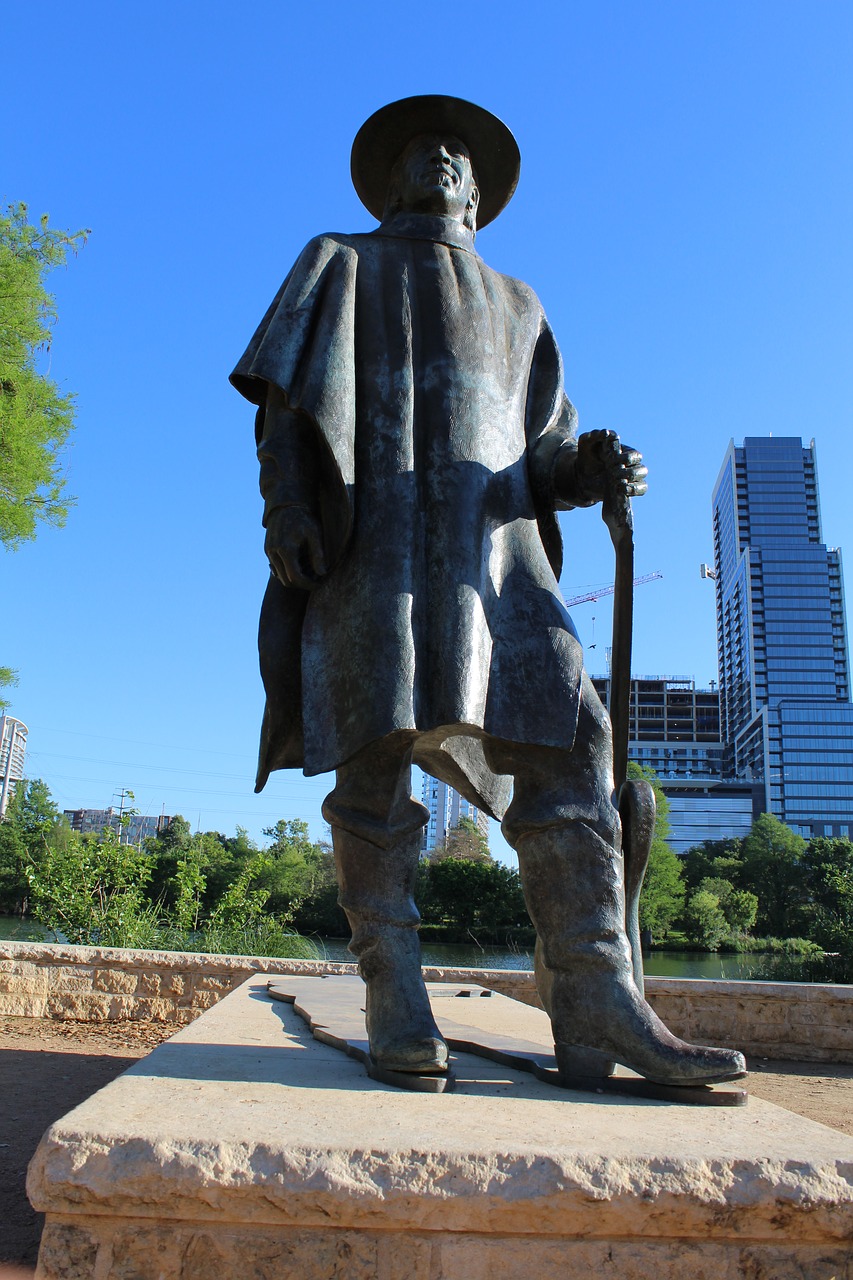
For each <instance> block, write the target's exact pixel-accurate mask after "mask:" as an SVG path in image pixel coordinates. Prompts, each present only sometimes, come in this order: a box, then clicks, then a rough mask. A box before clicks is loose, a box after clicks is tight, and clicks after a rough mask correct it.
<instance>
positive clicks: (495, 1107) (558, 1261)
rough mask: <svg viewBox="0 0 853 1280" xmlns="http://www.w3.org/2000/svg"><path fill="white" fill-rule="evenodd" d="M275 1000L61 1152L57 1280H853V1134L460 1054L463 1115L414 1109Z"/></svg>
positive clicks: (449, 1012)
mask: <svg viewBox="0 0 853 1280" xmlns="http://www.w3.org/2000/svg"><path fill="white" fill-rule="evenodd" d="M264 988H265V979H264V978H256V979H251V980H249V981H248V982H247V983H245V984H244V986H242V987H241V988H240V989H239V990H237V991H235V992H233V993H232V994H231V995H230V996H227V997H226V998H225V999H224V1000H223V1001H222V1002H221V1003H220V1004H219V1005H217V1006H216V1007H215V1008H213V1009H211V1010H210V1011H209V1012H207V1013H205V1014H204V1015H202V1017H201V1018H199V1019H198V1020H197V1021H196V1022H195V1023H194V1024H192V1026H190V1027H187V1028H186V1029H185V1030H183V1031H181V1032H179V1033H178V1034H177V1035H176V1036H175V1037H173V1038H172V1040H170V1041H168V1042H167V1043H166V1044H163V1045H161V1046H160V1047H159V1048H158V1049H156V1050H155V1051H154V1052H153V1053H152V1054H151V1055H150V1056H149V1057H148V1058H146V1059H144V1060H143V1061H142V1062H140V1063H138V1064H137V1065H136V1066H134V1067H133V1068H131V1070H130V1071H128V1072H126V1073H125V1074H124V1075H123V1076H121V1077H119V1079H118V1080H116V1081H114V1082H113V1083H112V1084H110V1085H108V1086H107V1088H106V1089H103V1090H101V1091H100V1093H98V1094H96V1095H95V1096H94V1097H93V1098H90V1099H89V1100H88V1101H87V1102H85V1103H83V1104H82V1106H80V1107H78V1108H76V1110H74V1111H73V1112H71V1113H70V1114H69V1115H68V1116H66V1117H65V1118H64V1119H63V1120H61V1121H58V1122H57V1124H55V1125H53V1126H52V1128H51V1129H50V1130H48V1132H47V1134H46V1135H45V1137H44V1138H43V1140H42V1143H41V1145H40V1147H39V1149H38V1151H37V1152H36V1155H35V1156H34V1158H33V1162H32V1164H31V1167H30V1175H29V1182H28V1189H29V1193H30V1199H31V1200H32V1202H33V1204H34V1206H35V1207H36V1208H37V1209H39V1210H41V1211H43V1212H45V1213H46V1214H47V1225H46V1228H45V1233H44V1237H43V1240H42V1248H41V1254H40V1259H39V1271H38V1275H39V1276H40V1277H42V1280H90V1278H91V1280H297V1277H298V1280H331V1277H341V1280H343V1278H344V1277H346V1280H362V1278H363V1280H368V1277H369V1278H370V1280H373V1278H374V1277H375V1278H376V1280H516V1278H517V1277H523V1280H528V1277H529V1276H530V1274H531V1273H533V1274H535V1275H536V1280H552V1278H553V1280H556V1278H557V1277H560V1280H564V1277H566V1276H571V1277H573V1278H574V1277H586V1276H596V1277H598V1276H605V1277H606V1276H608V1275H613V1276H614V1277H617V1276H618V1277H619V1280H676V1277H677V1278H678V1280H681V1278H682V1277H687V1276H689V1277H691V1278H692V1280H734V1278H735V1277H744V1278H747V1277H748V1278H749V1280H771V1277H772V1280H794V1277H796V1278H797V1280H805V1278H806V1277H808V1280H833V1278H834V1280H843V1278H845V1280H853V1264H851V1261H850V1239H851V1235H853V1141H851V1139H849V1138H847V1137H845V1136H844V1135H843V1134H840V1133H837V1132H836V1131H834V1130H831V1129H828V1128H825V1127H824V1126H823V1125H819V1124H815V1123H813V1122H811V1121H808V1120H804V1119H802V1118H801V1117H798V1116H794V1115H792V1114H791V1113H789V1112H787V1111H783V1110H781V1109H780V1108H778V1107H774V1106H772V1105H771V1104H770V1103H765V1102H761V1101H759V1100H757V1099H755V1100H751V1101H750V1103H749V1105H748V1106H747V1107H742V1108H736V1109H731V1110H730V1109H720V1110H718V1109H716V1108H709V1109H698V1108H695V1107H679V1106H675V1105H671V1104H665V1103H657V1102H647V1101H639V1100H633V1099H617V1098H615V1097H613V1096H612V1095H611V1096H607V1097H605V1096H604V1095H595V1094H576V1093H562V1092H558V1091H556V1090H554V1089H552V1088H550V1087H549V1086H547V1085H544V1084H540V1083H539V1082H538V1081H536V1080H534V1079H532V1078H531V1077H530V1076H528V1075H526V1074H524V1073H522V1072H515V1071H512V1070H509V1069H507V1068H503V1067H500V1066H497V1065H495V1064H492V1063H489V1062H486V1061H484V1060H482V1059H477V1058H474V1057H469V1056H467V1055H464V1054H460V1055H458V1056H457V1057H456V1059H455V1070H456V1075H457V1088H456V1091H455V1092H454V1093H450V1094H412V1093H405V1094H404V1093H402V1092H400V1091H397V1090H394V1089H391V1088H388V1087H383V1086H381V1085H379V1084H376V1083H374V1082H373V1081H371V1080H369V1079H368V1078H367V1076H366V1074H365V1072H364V1069H363V1068H362V1067H361V1066H360V1065H359V1064H358V1063H357V1062H355V1061H353V1060H351V1059H348V1058H345V1057H344V1056H343V1055H342V1054H340V1053H339V1052H338V1051H336V1050H334V1049H332V1048H330V1047H328V1046H325V1045H322V1044H320V1043H318V1042H317V1041H316V1040H314V1039H313V1038H312V1037H311V1035H310V1032H309V1031H308V1029H307V1027H306V1026H305V1024H304V1023H303V1022H302V1020H301V1018H299V1017H298V1015H297V1014H296V1013H295V1012H294V1011H293V1009H292V1008H291V1007H290V1006H289V1005H283V1004H280V1003H274V1002H273V1001H271V1000H270V999H269V997H268V996H267V994H266V991H265V989H264ZM451 1000H452V997H451V996H449V994H445V995H444V996H442V997H438V996H436V998H435V999H434V1005H435V1011H436V1016H437V1019H438V1022H439V1025H441V1021H442V1014H443V1013H446V1016H447V1017H448V1018H450V1019H452V1020H454V1021H456V1022H462V1021H466V1020H467V1021H471V1020H476V1019H477V1018H488V1020H489V1021H490V1022H491V1021H492V1020H493V1019H494V1018H495V1017H496V1016H497V1015H498V1014H499V1013H500V1015H501V1016H502V1017H505V1018H506V1022H507V1031H513V1033H514V1034H517V1035H518V1036H519V1037H521V1038H523V1039H527V1040H530V1039H537V1040H538V1039H541V1037H542V1035H543V1031H544V1024H543V1019H544V1017H545V1015H544V1014H542V1013H541V1011H539V1010H536V1009H533V1008H530V1007H529V1006H526V1005H520V1004H518V1003H516V1002H514V1001H508V1000H506V999H505V998H504V997H499V996H494V997H492V998H490V999H489V1000H483V1001H473V1000H465V1001H462V1000H454V1001H453V1005H454V1007H453V1008H452V1009H450V1008H448V1007H447V1006H448V1004H450V1001H451ZM498 1001H499V1002H500V1004H497V1003H495V1002H498ZM460 1006H464V1008H463V1009H462V1011H460Z"/></svg>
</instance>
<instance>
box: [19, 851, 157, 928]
mask: <svg viewBox="0 0 853 1280" xmlns="http://www.w3.org/2000/svg"><path fill="white" fill-rule="evenodd" d="M150 874H151V866H150V861H149V859H148V856H147V854H146V853H145V852H144V851H143V850H141V849H137V848H136V847H135V846H134V845H130V844H122V843H121V837H120V833H119V832H117V831H113V830H112V829H111V828H105V829H104V830H103V831H102V832H100V833H99V834H97V835H95V834H92V835H87V836H83V837H82V839H81V838H79V837H78V838H75V839H73V840H69V841H67V842H66V843H65V844H64V845H63V846H62V847H57V846H52V845H50V844H47V845H46V846H45V848H44V850H43V851H42V852H41V854H40V855H39V856H38V857H37V858H35V859H32V860H31V861H30V862H29V863H28V866H27V879H28V881H29V885H30V891H31V893H32V913H33V915H34V916H35V918H36V920H38V921H39V922H40V923H41V924H43V925H46V926H47V928H48V929H51V930H53V932H54V935H57V934H58V933H62V934H64V936H65V937H66V938H67V940H68V941H69V942H76V943H83V944H85V945H90V946H96V945H99V946H105V947H133V946H146V945H149V944H150V943H151V940H152V937H153V934H154V932H156V924H157V921H156V913H154V912H152V909H151V904H150V903H148V902H147V901H146V898H145V885H146V883H147V881H148V878H149V876H150Z"/></svg>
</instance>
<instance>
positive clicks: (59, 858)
mask: <svg viewBox="0 0 853 1280" xmlns="http://www.w3.org/2000/svg"><path fill="white" fill-rule="evenodd" d="M13 838H14V840H13ZM4 840H6V841H7V843H8V847H9V849H10V850H11V851H12V852H13V853H14V855H15V856H16V857H17V858H18V859H20V860H21V862H22V865H23V874H24V877H25V880H26V882H27V884H28V886H29V892H30V896H31V904H30V905H31V911H32V914H33V915H34V916H35V918H36V919H37V920H38V921H40V923H42V924H44V925H45V926H46V927H47V928H49V929H51V930H52V931H53V933H54V936H57V935H60V934H61V935H62V936H63V937H64V938H66V939H67V941H69V942H73V943H84V944H89V945H100V946H116V947H154V948H158V949H164V950H172V951H174V950H182V951H183V950H185V951H212V952H232V953H239V954H243V955H268V956H298V957H312V956H316V954H317V951H316V948H315V947H314V946H313V944H312V943H310V942H308V941H307V940H306V939H305V938H301V937H300V936H299V935H298V934H297V933H295V932H294V929H293V927H292V919H291V917H290V916H288V915H286V914H280V913H275V912H273V911H271V910H270V905H269V899H270V890H269V888H268V887H267V885H266V884H265V883H264V881H265V879H266V878H267V877H268V875H269V872H270V868H271V867H272V865H273V859H272V858H271V857H270V856H269V855H268V854H266V853H259V852H258V850H257V849H256V848H255V846H254V845H253V844H252V842H251V841H250V840H248V839H247V837H246V835H245V832H240V831H238V833H237V836H236V838H235V839H234V840H233V841H227V840H225V838H224V837H219V836H217V835H215V834H214V833H212V832H206V833H204V834H198V835H192V834H191V832H190V828H189V825H188V823H186V822H185V821H184V819H182V818H176V819H173V821H172V823H171V824H170V826H169V828H168V829H167V831H165V832H162V833H161V835H160V836H158V837H157V839H155V840H152V841H149V842H148V846H147V847H146V848H145V849H138V848H136V847H135V846H133V845H127V844H122V843H121V834H120V833H119V832H116V831H113V830H111V829H109V828H108V829H105V830H104V831H102V832H100V833H98V834H93V835H88V836H85V837H83V838H81V837H79V836H78V835H77V834H76V833H75V832H72V831H70V830H69V829H68V826H67V824H66V823H65V822H64V819H61V818H60V817H59V815H58V813H57V810H56V807H55V805H53V802H52V801H51V800H50V796H49V793H48V791H47V788H46V787H45V785H44V783H41V782H39V783H28V784H26V786H25V787H24V788H18V789H16V794H15V798H14V804H12V805H10V821H7V822H5V823H3V824H0V884H2V870H3V866H4V864H3V861H2V855H3V849H4V847H6V846H4V843H3V842H4ZM229 845H230V846H231V847H230V848H229ZM223 860H230V862H231V864H232V865H235V866H237V868H238V869H237V871H236V873H235V874H234V875H233V876H232V877H231V879H230V882H229V883H228V885H227V886H226V887H225V888H224V890H223V891H222V892H221V893H220V894H218V895H217V897H216V898H215V899H214V900H213V902H212V903H211V904H210V905H207V903H206V896H207V894H208V893H209V889H210V886H209V879H210V874H209V873H210V868H211V866H212V867H213V871H214V873H218V872H219V871H220V870H221V865H222V861H223ZM155 876H156V877H157V879H158V882H159V884H160V885H161V886H162V889H163V893H162V896H153V895H152V884H153V881H154V879H155Z"/></svg>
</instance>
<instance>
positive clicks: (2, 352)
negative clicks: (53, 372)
mask: <svg viewBox="0 0 853 1280" xmlns="http://www.w3.org/2000/svg"><path fill="white" fill-rule="evenodd" d="M88 234H89V233H88V231H77V232H73V233H68V232H65V231H54V230H52V229H51V228H50V227H49V226H48V218H47V214H45V215H44V216H43V217H42V218H41V219H40V221H39V224H38V226H33V225H32V224H31V223H30V222H29V221H28V219H27V206H26V205H25V204H15V205H9V206H8V207H7V209H6V210H5V212H4V213H2V214H0V542H3V543H4V544H5V546H6V547H7V548H9V549H10V550H15V549H17V548H18V547H19V546H20V545H21V543H22V542H26V541H29V540H30V539H32V538H34V537H35V536H36V526H37V525H38V523H39V522H40V521H41V522H44V523H46V524H52V525H62V524H64V523H65V519H66V516H67V514H68V508H69V505H70V501H71V500H70V499H69V498H68V497H67V496H65V494H64V488H65V477H64V475H63V473H62V461H61V451H62V447H63V445H64V444H65V442H66V440H67V438H68V435H69V433H70V431H71V429H72V427H73V425H74V397H73V396H71V395H61V394H60V391H59V388H58V386H57V385H56V383H55V382H53V381H52V380H51V379H50V378H49V377H47V376H46V375H45V374H44V373H40V372H39V371H38V369H37V367H36V357H37V353H38V352H39V351H40V350H42V349H45V348H47V347H49V346H50V336H51V328H52V325H53V323H54V321H55V319H56V307H55V302H54V299H53V297H52V296H51V295H50V294H49V293H48V292H47V290H46V288H45V285H44V278H45V276H46V275H47V273H48V272H49V271H51V270H53V269H54V268H55V267H58V266H61V265H62V264H63V263H64V262H65V260H66V257H67V256H68V253H69V252H72V253H76V252H77V249H78V248H79V247H80V246H81V245H82V244H84V243H85V240H86V237H87V236H88Z"/></svg>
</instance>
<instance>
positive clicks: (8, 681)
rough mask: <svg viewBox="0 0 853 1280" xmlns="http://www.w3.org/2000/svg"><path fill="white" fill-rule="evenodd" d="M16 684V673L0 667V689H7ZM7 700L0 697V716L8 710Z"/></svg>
mask: <svg viewBox="0 0 853 1280" xmlns="http://www.w3.org/2000/svg"><path fill="white" fill-rule="evenodd" d="M17 683H18V673H17V671H13V670H12V668H11V667H0V689H9V688H11V687H12V686H13V685H16V684H17ZM9 705H10V704H9V699H8V698H4V697H2V696H0V715H2V714H3V712H4V711H7V710H8V709H9Z"/></svg>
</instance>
